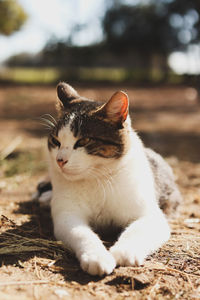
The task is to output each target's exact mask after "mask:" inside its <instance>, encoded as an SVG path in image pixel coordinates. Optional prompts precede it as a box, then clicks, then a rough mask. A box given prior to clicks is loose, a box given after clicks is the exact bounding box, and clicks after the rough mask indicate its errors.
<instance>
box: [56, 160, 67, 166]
mask: <svg viewBox="0 0 200 300" xmlns="http://www.w3.org/2000/svg"><path fill="white" fill-rule="evenodd" d="M67 162H68V160H64V159H62V158H58V159H57V164H58V165H59V167H60V168H62V167H63V166H64V165H65V164H66V163H67Z"/></svg>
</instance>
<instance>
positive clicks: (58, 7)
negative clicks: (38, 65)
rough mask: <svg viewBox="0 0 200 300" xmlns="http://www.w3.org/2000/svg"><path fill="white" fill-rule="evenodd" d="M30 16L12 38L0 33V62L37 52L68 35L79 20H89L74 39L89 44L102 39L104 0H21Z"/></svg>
mask: <svg viewBox="0 0 200 300" xmlns="http://www.w3.org/2000/svg"><path fill="white" fill-rule="evenodd" d="M18 2H19V3H20V4H21V6H22V7H23V8H24V10H25V12H26V13H27V15H28V20H27V22H26V23H25V24H24V25H23V27H22V28H21V30H20V31H18V32H16V33H14V34H12V35H11V36H10V37H5V36H0V62H2V61H4V60H5V59H6V58H8V57H9V56H11V55H14V54H18V53H21V52H30V53H36V52H38V51H40V50H41V49H42V48H43V47H44V45H45V44H46V42H47V41H48V40H49V39H50V38H51V37H52V36H55V37H57V38H61V39H62V38H67V37H68V36H69V34H70V32H71V29H72V27H73V26H74V25H75V24H76V23H77V22H78V23H80V24H85V23H88V24H89V25H88V26H85V27H84V30H82V31H81V32H79V34H78V35H76V36H75V37H74V39H73V42H74V43H75V44H77V45H87V44H91V43H93V42H98V41H100V40H101V39H102V36H103V33H102V30H101V27H100V18H101V17H102V16H103V14H104V0H96V1H95V0H18Z"/></svg>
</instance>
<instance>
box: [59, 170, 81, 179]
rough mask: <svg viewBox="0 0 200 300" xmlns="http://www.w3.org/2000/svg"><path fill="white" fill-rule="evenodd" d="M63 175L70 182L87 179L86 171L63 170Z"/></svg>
mask: <svg viewBox="0 0 200 300" xmlns="http://www.w3.org/2000/svg"><path fill="white" fill-rule="evenodd" d="M61 173H62V175H63V176H64V177H65V178H66V179H67V180H69V181H76V180H82V179H84V178H85V174H86V173H87V172H86V170H83V171H75V170H65V169H64V170H62V171H61Z"/></svg>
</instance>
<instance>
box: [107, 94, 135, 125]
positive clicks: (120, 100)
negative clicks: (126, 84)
mask: <svg viewBox="0 0 200 300" xmlns="http://www.w3.org/2000/svg"><path fill="white" fill-rule="evenodd" d="M128 104H129V101H128V95H127V94H126V93H124V92H122V91H118V92H116V93H115V94H114V95H113V96H112V97H111V98H110V100H109V101H108V102H107V103H106V104H105V105H104V106H103V111H104V113H105V114H106V117H107V118H108V119H109V120H111V121H113V122H117V123H118V122H122V123H123V122H124V121H125V120H126V118H127V116H128Z"/></svg>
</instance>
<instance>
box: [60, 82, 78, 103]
mask: <svg viewBox="0 0 200 300" xmlns="http://www.w3.org/2000/svg"><path fill="white" fill-rule="evenodd" d="M57 95H58V98H59V100H60V102H61V106H62V107H64V108H68V107H69V104H70V102H71V101H72V100H74V99H77V98H79V97H80V96H79V94H78V93H77V91H76V90H75V89H74V88H73V87H72V86H71V85H69V84H67V83H65V82H60V83H59V84H58V85H57Z"/></svg>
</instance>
